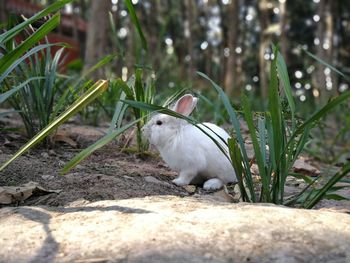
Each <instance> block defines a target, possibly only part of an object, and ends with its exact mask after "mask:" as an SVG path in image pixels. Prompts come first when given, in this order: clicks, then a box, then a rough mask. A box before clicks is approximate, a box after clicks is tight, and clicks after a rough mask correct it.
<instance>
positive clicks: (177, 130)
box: [143, 94, 237, 190]
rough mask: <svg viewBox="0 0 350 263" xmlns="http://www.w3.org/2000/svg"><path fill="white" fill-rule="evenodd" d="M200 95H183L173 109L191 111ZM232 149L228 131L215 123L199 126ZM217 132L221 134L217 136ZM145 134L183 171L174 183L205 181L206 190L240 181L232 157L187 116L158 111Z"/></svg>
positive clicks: (179, 170)
mask: <svg viewBox="0 0 350 263" xmlns="http://www.w3.org/2000/svg"><path fill="white" fill-rule="evenodd" d="M197 100H198V99H197V98H195V97H193V96H192V95H191V94H186V95H184V96H182V97H181V98H180V99H179V100H178V101H177V102H176V103H175V105H174V107H172V108H171V110H173V111H175V112H177V113H180V114H182V115H184V116H188V115H190V114H191V112H192V111H193V109H194V108H195V107H196V104H197ZM199 126H200V127H201V128H203V129H204V130H205V131H206V132H207V133H208V134H210V135H211V136H212V137H213V138H215V140H216V141H217V142H219V143H220V144H221V145H222V147H223V148H224V149H225V150H226V151H227V152H228V148H227V146H226V145H225V144H224V143H223V142H222V140H221V139H220V138H219V137H218V136H217V135H219V136H220V137H221V138H222V139H223V140H225V141H226V142H227V139H228V138H229V137H230V136H229V135H228V134H227V132H226V131H224V130H223V129H221V128H220V127H218V126H216V125H215V124H212V123H202V124H200V125H199ZM216 134H217V135H216ZM143 135H144V136H145V137H146V138H147V139H148V140H149V142H150V143H151V144H153V145H154V146H155V147H156V148H157V150H158V151H159V152H160V155H161V156H162V158H163V160H164V161H165V162H166V163H167V164H168V166H169V167H170V168H171V169H173V170H175V171H177V172H179V176H178V177H177V178H176V179H174V180H173V183H175V184H176V185H179V186H183V185H188V184H190V183H193V184H198V183H203V182H204V181H205V183H204V185H203V188H204V189H206V190H215V189H220V188H221V187H223V185H224V184H227V183H231V182H236V181H237V179H236V175H235V171H234V169H233V167H232V165H231V163H230V161H229V159H228V158H227V157H226V156H225V155H224V154H223V153H222V152H221V150H220V149H219V148H218V146H217V145H216V144H215V143H214V142H213V141H212V139H211V138H209V137H208V136H207V135H206V134H205V133H203V132H202V131H201V130H200V129H198V128H197V127H195V126H194V125H192V124H190V123H188V122H186V121H185V120H183V119H179V118H175V117H171V116H169V115H166V114H157V115H155V116H153V117H152V118H151V119H150V121H149V122H148V123H147V124H146V125H145V126H144V127H143Z"/></svg>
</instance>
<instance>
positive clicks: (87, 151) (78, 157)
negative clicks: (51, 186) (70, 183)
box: [60, 119, 141, 174]
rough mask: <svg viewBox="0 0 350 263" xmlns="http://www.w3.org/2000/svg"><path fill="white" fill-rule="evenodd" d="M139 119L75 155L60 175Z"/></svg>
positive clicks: (108, 134)
mask: <svg viewBox="0 0 350 263" xmlns="http://www.w3.org/2000/svg"><path fill="white" fill-rule="evenodd" d="M140 120H141V119H137V120H135V121H133V122H131V123H128V124H126V125H125V126H123V127H121V128H119V129H117V130H114V131H111V132H109V133H107V134H106V135H105V136H103V137H102V138H101V139H99V140H98V141H97V142H95V143H94V144H92V145H90V146H89V147H87V148H86V149H84V150H83V151H81V152H80V153H79V154H77V155H76V156H75V157H74V158H73V159H72V160H70V161H69V162H68V163H67V164H66V165H65V166H64V167H63V168H62V170H61V171H60V173H61V174H65V173H67V172H68V171H70V170H71V169H72V168H73V167H75V166H76V165H77V164H79V163H80V162H81V161H82V160H84V159H85V158H86V157H88V156H89V155H91V154H92V153H93V152H94V151H96V150H97V149H99V148H101V147H103V146H104V145H106V144H107V143H109V142H110V141H112V140H113V139H114V138H116V137H117V136H119V135H120V134H122V133H123V132H125V131H126V130H128V129H130V128H131V127H132V126H134V125H135V124H136V123H137V122H139V121H140Z"/></svg>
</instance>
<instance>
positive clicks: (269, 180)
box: [199, 47, 350, 208]
mask: <svg viewBox="0 0 350 263" xmlns="http://www.w3.org/2000/svg"><path fill="white" fill-rule="evenodd" d="M274 55H275V59H274V60H273V61H272V62H271V69H270V85H269V103H268V111H267V112H265V114H264V115H262V116H260V117H259V118H258V125H257V127H258V128H256V126H255V123H254V119H253V112H252V110H251V108H250V105H249V102H248V99H247V97H246V96H245V95H243V96H242V107H243V115H244V118H245V121H246V122H247V125H248V128H249V135H250V137H251V139H252V143H253V147H254V153H255V159H256V162H257V165H258V169H259V174H260V178H259V181H260V185H261V190H260V193H256V191H255V189H254V187H253V183H252V182H253V178H252V175H251V172H250V165H249V161H250V160H249V159H248V157H247V153H246V149H245V147H244V141H243V138H242V135H241V132H240V127H239V122H238V118H237V114H236V112H235V110H234V109H233V107H232V106H231V104H230V103H229V99H228V97H227V96H226V94H225V93H224V92H223V90H222V89H221V88H220V87H219V86H218V85H217V84H215V83H214V82H213V81H212V80H210V79H209V77H207V76H206V75H205V74H203V73H199V75H200V76H202V77H204V78H206V79H208V80H209V81H210V82H211V83H212V84H213V86H214V88H215V89H216V90H217V91H218V93H219V95H220V99H221V100H222V102H223V104H224V105H225V107H226V110H227V111H228V113H229V116H230V119H231V122H232V124H233V128H234V131H235V133H236V140H237V142H238V143H237V142H236V141H235V140H233V139H231V140H230V141H229V142H228V146H229V150H230V156H231V160H232V165H233V167H234V168H235V171H236V174H237V178H238V181H239V183H238V185H239V187H240V191H241V194H242V199H243V201H247V202H256V201H261V202H273V203H276V204H286V203H287V202H286V200H284V186H285V182H286V178H287V176H289V175H291V176H294V174H293V173H292V171H291V169H292V167H293V164H294V162H295V160H296V159H297V157H298V156H299V154H300V153H301V152H302V150H303V149H304V146H305V144H306V142H307V141H308V140H309V132H310V129H311V127H312V126H314V124H315V123H316V122H317V121H319V120H320V119H321V118H323V117H324V116H325V115H326V114H327V113H328V112H329V111H330V110H332V109H333V108H335V107H336V106H338V105H339V104H340V103H342V102H344V101H345V100H347V99H348V98H349V97H350V92H345V93H343V94H341V95H340V96H338V97H336V98H335V99H333V100H332V101H330V102H329V103H327V104H326V105H325V106H324V107H323V108H321V109H320V110H319V111H317V112H315V113H314V114H313V115H312V116H311V117H310V118H308V119H307V120H305V121H304V122H303V123H302V124H301V125H299V126H297V122H296V120H295V104H294V101H293V98H292V95H291V94H292V92H291V88H290V83H289V77H288V72H287V70H286V65H285V62H284V60H283V57H282V56H281V55H280V53H279V52H278V50H277V48H275V47H274ZM278 79H279V80H280V81H281V83H282V85H283V88H284V93H285V95H286V97H287V101H288V105H289V111H290V113H291V116H292V119H291V123H289V121H288V118H287V117H286V116H285V113H284V112H283V109H282V106H281V100H280V95H279V82H278ZM267 149H268V150H267ZM348 166H349V163H347V164H345V166H344V167H343V169H342V171H340V172H339V173H337V174H336V175H335V176H333V177H332V178H331V180H329V181H328V183H327V184H326V185H325V186H323V187H322V188H321V189H318V190H315V189H312V191H308V192H307V191H306V190H308V189H309V188H310V186H311V184H313V182H310V181H309V182H308V181H307V179H305V181H306V182H307V183H308V184H309V185H308V186H307V188H306V189H304V190H305V191H303V194H304V193H307V195H308V198H303V199H302V198H301V197H302V196H303V197H304V196H305V195H300V194H299V195H296V196H295V197H294V198H292V200H293V202H301V203H302V204H301V205H302V206H303V207H305V208H312V207H313V206H314V205H315V204H316V203H317V202H318V201H319V200H321V198H323V197H324V196H325V195H326V193H327V191H328V190H329V189H330V188H331V187H332V186H333V185H334V184H335V183H336V182H338V181H339V180H340V179H341V178H342V177H343V176H344V175H345V174H346V173H347V172H348V171H349V167H348ZM303 179H304V178H303ZM290 201H291V200H288V203H290Z"/></svg>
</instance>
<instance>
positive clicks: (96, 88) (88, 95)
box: [0, 80, 108, 171]
mask: <svg viewBox="0 0 350 263" xmlns="http://www.w3.org/2000/svg"><path fill="white" fill-rule="evenodd" d="M107 88H108V82H107V81H105V80H99V81H98V82H96V83H95V84H94V85H93V86H92V87H91V88H90V89H89V90H88V91H86V92H85V93H84V94H83V95H82V96H81V97H80V98H79V99H78V100H77V101H76V102H75V103H73V105H72V106H70V107H69V108H68V109H67V110H66V111H65V112H63V113H62V114H61V115H60V116H58V117H57V118H56V119H55V120H54V121H53V122H51V123H50V124H49V125H48V126H46V127H45V128H44V129H43V130H42V131H40V132H39V133H38V134H37V135H35V136H34V137H33V138H32V139H31V140H30V141H29V142H27V143H26V144H25V145H24V146H23V147H22V148H21V149H20V150H19V151H18V152H16V153H15V154H14V155H13V156H12V157H11V158H10V160H8V161H7V162H6V163H5V164H3V165H2V166H1V167H0V171H2V170H3V169H4V168H5V167H6V166H8V165H9V164H10V163H11V162H12V161H13V160H15V159H16V158H17V157H19V156H20V155H22V154H23V153H24V152H25V151H27V150H28V149H29V148H31V147H33V146H34V145H36V144H37V143H39V142H40V141H41V140H42V139H44V138H45V137H46V136H47V135H49V134H50V133H51V132H53V131H54V130H55V129H57V128H58V127H59V126H60V125H61V124H62V123H63V122H65V121H66V120H67V119H69V118H70V117H72V116H73V115H74V114H76V113H77V112H78V111H80V110H81V109H83V108H84V107H85V106H86V105H88V104H89V103H90V102H92V101H93V100H94V99H96V98H97V97H98V96H99V95H101V94H102V93H103V92H104V91H105V90H106V89H107Z"/></svg>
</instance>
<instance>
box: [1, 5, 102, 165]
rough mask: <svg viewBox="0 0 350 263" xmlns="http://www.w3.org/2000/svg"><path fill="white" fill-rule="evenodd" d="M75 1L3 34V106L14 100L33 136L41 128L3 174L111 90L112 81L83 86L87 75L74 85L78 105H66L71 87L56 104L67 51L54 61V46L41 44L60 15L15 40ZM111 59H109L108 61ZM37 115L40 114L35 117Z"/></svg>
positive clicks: (50, 9)
mask: <svg viewBox="0 0 350 263" xmlns="http://www.w3.org/2000/svg"><path fill="white" fill-rule="evenodd" d="M71 1H72V0H59V1H56V2H55V3H53V4H52V5H50V6H48V7H47V8H45V9H44V10H42V11H41V12H39V13H37V14H36V15H34V16H33V17H31V18H29V19H27V20H25V21H24V22H22V23H20V24H18V25H16V26H14V27H12V28H10V29H9V30H8V31H6V32H5V33H3V34H1V35H0V46H1V48H2V50H3V52H4V55H3V56H2V57H1V58H0V74H1V75H0V89H1V94H0V103H2V102H5V101H6V100H9V99H10V100H11V102H12V105H13V106H14V107H15V108H16V109H17V112H19V113H20V114H21V116H22V118H23V120H24V123H25V125H26V128H27V129H28V133H29V134H31V133H33V134H32V135H34V133H35V132H36V126H38V127H39V128H40V129H41V130H40V131H39V132H38V133H37V134H36V135H34V137H33V138H32V139H31V140H29V141H28V142H27V143H26V144H25V145H24V146H22V147H21V149H19V150H18V151H17V152H16V153H15V154H14V155H13V156H12V157H11V158H10V159H9V160H8V161H7V162H5V163H4V164H3V165H2V166H1V167H0V171H1V170H3V169H5V167H7V166H8V165H9V164H10V163H11V162H12V161H14V160H15V159H16V158H18V157H19V156H20V155H21V154H23V153H24V152H25V151H27V150H28V149H30V148H31V147H33V146H34V145H36V144H38V143H39V142H40V141H42V140H43V139H45V138H46V137H47V136H48V135H49V134H50V133H52V132H54V131H55V130H56V129H57V128H58V127H59V126H60V125H61V124H62V123H63V122H64V121H66V120H67V119H69V118H70V117H72V116H73V115H74V114H76V113H77V112H78V111H80V110H81V109H83V108H84V107H86V106H87V105H88V104H89V103H91V102H92V101H93V100H95V99H96V98H97V97H98V96H99V95H101V93H103V92H104V91H105V90H106V89H107V87H108V82H107V81H105V80H100V81H98V82H96V83H95V84H93V83H92V82H91V81H87V82H85V83H84V84H81V82H80V81H81V79H82V78H83V77H84V76H85V75H83V76H82V78H79V79H78V80H77V81H75V82H73V83H75V85H78V84H79V89H78V91H79V92H78V93H77V97H75V98H73V99H74V102H73V103H72V104H71V105H70V106H69V107H68V108H67V109H65V107H63V106H62V105H65V106H66V105H67V98H68V95H69V94H71V93H70V92H71V89H70V88H71V86H70V87H69V88H67V89H66V90H64V91H62V93H61V96H60V98H58V99H57V101H55V95H56V91H57V90H58V89H59V88H58V87H61V88H62V83H58V82H56V79H57V68H58V65H59V60H60V57H61V55H62V51H63V50H62V49H61V50H60V51H58V52H57V53H56V55H55V56H54V57H53V58H52V57H51V52H50V47H51V46H52V45H53V44H38V41H39V40H41V39H42V38H44V37H45V36H46V35H47V34H48V33H49V32H50V31H51V30H52V29H53V28H55V27H56V26H57V25H58V24H59V22H60V14H59V13H56V14H54V15H53V16H52V17H51V18H50V19H49V20H47V21H46V22H45V23H44V24H43V25H41V27H40V28H39V29H37V30H35V31H34V32H33V33H32V34H31V35H30V36H29V37H28V38H27V39H25V40H24V41H22V42H21V43H20V44H19V45H17V44H16V41H15V37H16V36H17V35H18V34H19V33H21V32H22V31H23V30H25V29H26V28H28V27H29V26H30V24H31V23H33V22H35V21H36V20H37V19H39V18H42V17H44V16H47V15H48V14H50V13H51V12H54V11H57V10H59V9H60V8H61V7H62V6H64V5H65V4H67V3H69V2H71ZM43 50H45V51H43ZM41 51H43V52H45V53H44V54H43V55H44V56H43V58H42V60H41V59H39V56H38V54H37V53H38V52H41ZM32 56H34V58H33V57H32ZM108 59H109V58H108V57H107V58H106V59H104V60H108ZM27 60H29V62H27ZM101 65H103V62H102V63H98V64H97V65H96V66H95V67H93V68H91V69H90V70H89V71H88V72H91V71H93V70H95V69H96V68H98V67H100V66H101ZM86 74H87V73H86ZM58 84H60V85H58ZM20 93H21V94H20ZM16 96H17V97H16ZM62 111H63V112H62ZM33 113H35V114H37V115H36V116H35V114H33Z"/></svg>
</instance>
